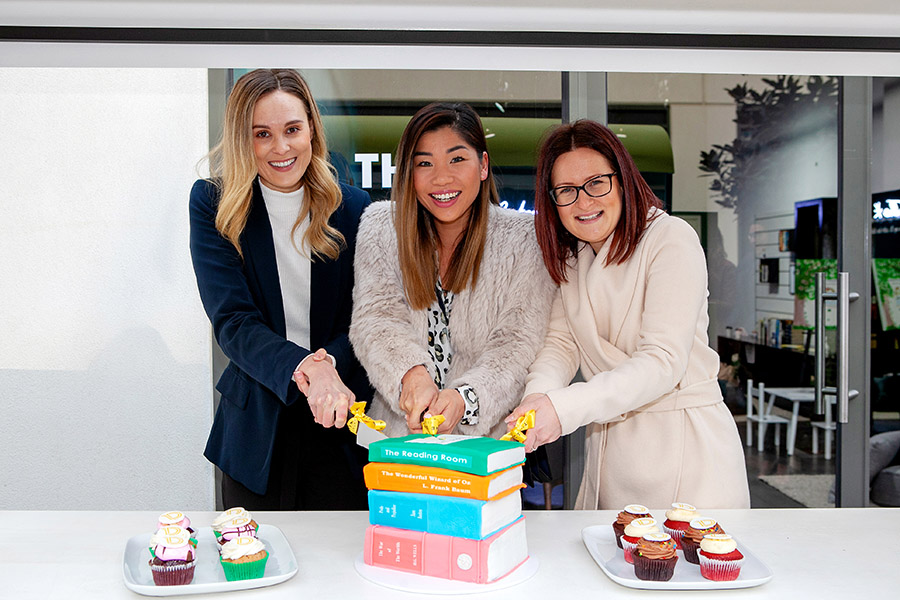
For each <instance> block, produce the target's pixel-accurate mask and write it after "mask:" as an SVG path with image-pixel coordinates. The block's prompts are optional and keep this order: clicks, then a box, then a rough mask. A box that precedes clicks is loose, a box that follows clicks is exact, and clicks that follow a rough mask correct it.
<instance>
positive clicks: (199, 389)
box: [0, 68, 213, 510]
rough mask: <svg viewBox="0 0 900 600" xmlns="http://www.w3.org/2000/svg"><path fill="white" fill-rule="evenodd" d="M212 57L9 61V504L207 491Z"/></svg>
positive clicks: (0, 291)
mask: <svg viewBox="0 0 900 600" xmlns="http://www.w3.org/2000/svg"><path fill="white" fill-rule="evenodd" d="M206 86H207V82H206V70H205V69H158V70H157V69H16V68H6V69H0V131H2V134H0V135H2V142H0V165H3V166H2V169H3V177H0V218H2V223H3V235H2V236H0V281H2V282H3V284H2V287H0V332H2V344H0V410H2V414H3V417H2V419H0V439H2V442H3V452H2V454H0V473H3V476H2V477H0V509H102V510H114V509H153V510H165V509H169V508H178V509H193V510H201V509H203V510H207V509H212V508H213V483H212V481H213V477H212V471H211V467H210V465H209V463H208V462H207V461H206V460H205V459H204V458H203V456H202V450H203V446H204V443H205V440H206V436H207V433H208V431H209V426H210V423H211V411H212V384H211V376H210V334H209V324H208V321H207V320H206V317H205V315H204V314H203V312H202V308H201V306H200V302H199V298H198V294H197V290H196V284H195V282H194V276H193V271H192V269H191V265H190V257H189V251H188V220H187V196H188V190H189V189H190V185H191V183H192V181H193V180H194V179H195V178H196V172H195V164H196V163H197V161H198V159H200V158H201V157H202V156H203V154H204V153H205V151H206V149H207V89H206Z"/></svg>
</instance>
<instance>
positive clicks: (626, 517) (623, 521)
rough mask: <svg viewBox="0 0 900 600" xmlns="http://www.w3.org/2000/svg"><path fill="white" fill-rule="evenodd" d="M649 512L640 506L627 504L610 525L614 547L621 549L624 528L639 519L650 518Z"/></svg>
mask: <svg viewBox="0 0 900 600" xmlns="http://www.w3.org/2000/svg"><path fill="white" fill-rule="evenodd" d="M652 516H653V515H651V514H650V510H649V509H648V508H647V507H646V506H643V505H641V504H629V505H628V506H626V507H625V508H624V509H623V510H622V512H620V513H619V514H618V515H617V516H616V520H615V522H614V523H613V524H612V527H613V531H614V532H615V533H616V546H618V547H619V548H621V547H622V534H623V533H625V526H626V525H628V524H629V523H631V522H632V521H634V520H635V519H640V518H652Z"/></svg>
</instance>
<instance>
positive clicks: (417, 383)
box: [400, 365, 439, 433]
mask: <svg viewBox="0 0 900 600" xmlns="http://www.w3.org/2000/svg"><path fill="white" fill-rule="evenodd" d="M400 383H401V384H402V386H403V387H402V389H401V391H400V410H402V411H403V412H404V413H406V426H407V427H408V428H409V430H410V431H411V432H413V433H422V414H423V413H425V411H426V410H428V407H430V406H431V405H432V403H433V402H434V401H435V400H437V397H438V391H439V390H438V387H437V385H436V384H435V383H434V379H432V378H431V375H430V374H429V373H428V369H426V368H425V367H424V366H423V365H416V366H415V367H413V368H412V369H410V370H409V371H407V372H406V375H404V376H403V379H401V380H400Z"/></svg>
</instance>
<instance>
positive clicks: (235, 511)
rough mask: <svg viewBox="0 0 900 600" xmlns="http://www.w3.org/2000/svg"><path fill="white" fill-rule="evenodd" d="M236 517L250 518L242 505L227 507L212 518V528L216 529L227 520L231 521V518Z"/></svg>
mask: <svg viewBox="0 0 900 600" xmlns="http://www.w3.org/2000/svg"><path fill="white" fill-rule="evenodd" d="M237 517H247V518H248V519H249V518H251V517H250V513H248V512H247V510H246V509H245V508H244V507H243V506H236V507H234V508H229V509H228V510H226V511H225V512H223V513H222V514H220V515H219V516H218V517H216V518H215V519H213V522H212V527H213V529H218V528H219V527H221V526H222V525H224V524H225V523H227V522H228V521H231V520H232V519H235V518H237Z"/></svg>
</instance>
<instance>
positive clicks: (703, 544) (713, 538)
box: [700, 533, 737, 554]
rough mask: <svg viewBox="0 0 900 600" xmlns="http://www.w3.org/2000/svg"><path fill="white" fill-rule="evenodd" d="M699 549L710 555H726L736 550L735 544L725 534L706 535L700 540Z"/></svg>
mask: <svg viewBox="0 0 900 600" xmlns="http://www.w3.org/2000/svg"><path fill="white" fill-rule="evenodd" d="M700 549H701V550H703V551H704V552H709V553H710V554H728V553H729V552H734V551H735V550H737V542H735V541H734V538H733V537H731V536H730V535H728V534H727V533H707V534H706V535H704V536H703V539H702V540H700Z"/></svg>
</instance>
